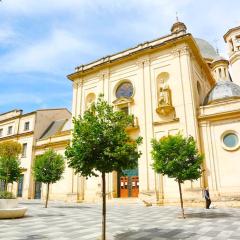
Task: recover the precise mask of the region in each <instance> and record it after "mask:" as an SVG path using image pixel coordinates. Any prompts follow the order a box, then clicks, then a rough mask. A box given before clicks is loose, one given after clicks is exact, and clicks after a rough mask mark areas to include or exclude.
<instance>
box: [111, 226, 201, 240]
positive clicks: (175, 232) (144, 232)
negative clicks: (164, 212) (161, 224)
mask: <svg viewBox="0 0 240 240" xmlns="http://www.w3.org/2000/svg"><path fill="white" fill-rule="evenodd" d="M197 235H198V234H196V233H191V232H184V231H183V230H182V229H172V230H167V229H160V228H151V229H141V230H136V231H129V232H125V233H121V234H117V235H115V236H114V239H116V240H130V239H138V240H152V239H157V240H165V239H175V240H176V239H194V237H196V236H197Z"/></svg>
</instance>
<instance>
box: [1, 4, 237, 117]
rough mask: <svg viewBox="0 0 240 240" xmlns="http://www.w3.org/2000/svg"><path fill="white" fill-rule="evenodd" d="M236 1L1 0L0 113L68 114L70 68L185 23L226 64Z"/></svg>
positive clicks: (163, 33)
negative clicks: (224, 58)
mask: <svg viewBox="0 0 240 240" xmlns="http://www.w3.org/2000/svg"><path fill="white" fill-rule="evenodd" d="M239 9H240V1H239V0H228V1H226V0H218V1H216V0H212V1H209V0H201V1H197V0H2V1H0V113H3V112H7V111H10V110H12V109H23V110H24V112H30V111H34V110H37V109H42V108H58V107H67V108H68V109H69V110H71V101H72V83H71V81H69V80H68V79H67V78H66V75H68V74H70V73H72V72H74V68H75V67H76V66H79V65H81V64H85V63H88V62H90V61H93V60H95V59H98V58H101V57H103V56H106V55H110V54H113V53H116V52H118V51H121V50H124V49H126V48H129V47H133V46H135V45H137V44H139V43H141V42H145V41H149V40H152V39H155V38H158V37H161V36H163V35H166V34H169V33H170V28H171V26H172V24H173V23H174V22H175V21H176V12H178V17H179V20H180V21H182V22H184V23H185V24H186V26H187V28H188V32H190V33H192V34H193V36H195V37H200V38H204V39H206V40H207V41H209V42H210V43H211V44H212V45H213V46H215V47H218V48H219V51H220V53H221V54H222V55H223V56H227V53H226V48H225V44H224V41H223V38H222V36H223V35H224V33H225V32H226V31H227V30H228V29H229V28H232V27H235V26H238V25H240V14H239Z"/></svg>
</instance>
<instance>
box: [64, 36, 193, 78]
mask: <svg viewBox="0 0 240 240" xmlns="http://www.w3.org/2000/svg"><path fill="white" fill-rule="evenodd" d="M189 36H191V34H189V33H188V34H185V35H181V36H177V37H176V36H173V35H167V36H166V37H163V38H159V39H156V40H153V41H150V42H145V43H143V44H139V45H138V46H136V47H133V48H130V49H127V50H125V51H122V52H119V53H116V54H114V55H111V56H107V57H104V58H101V59H99V60H96V61H94V62H91V63H89V64H86V65H81V66H80V67H77V68H76V71H75V72H74V73H72V74H69V75H68V76H67V77H68V79H69V80H71V81H74V79H75V78H78V77H79V76H84V75H86V74H88V73H89V72H92V71H97V70H98V69H100V68H103V67H106V66H109V65H113V64H114V63H116V62H119V61H123V60H125V59H130V58H133V57H134V56H137V55H141V54H144V53H146V52H149V53H151V52H152V51H154V49H156V48H160V47H167V45H169V44H176V43H177V42H179V41H183V40H184V39H185V38H187V37H189Z"/></svg>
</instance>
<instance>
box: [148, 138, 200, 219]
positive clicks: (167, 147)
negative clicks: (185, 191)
mask: <svg viewBox="0 0 240 240" xmlns="http://www.w3.org/2000/svg"><path fill="white" fill-rule="evenodd" d="M152 157H153V161H154V163H153V169H154V170H155V171H156V172H157V173H161V174H163V175H167V176H168V177H170V178H175V181H177V182H178V187H179V194H180V201H181V209H182V216H183V218H185V216H184V208H183V198H182V189H181V184H182V183H183V182H184V181H186V180H191V181H192V180H197V179H198V178H200V177H201V174H202V170H201V164H202V161H203V156H202V155H200V154H199V153H198V149H197V147H196V142H195V140H194V139H193V137H186V138H185V137H183V136H182V135H181V134H180V133H179V134H177V135H174V136H173V135H169V136H167V137H162V138H161V139H160V140H156V139H153V140H152Z"/></svg>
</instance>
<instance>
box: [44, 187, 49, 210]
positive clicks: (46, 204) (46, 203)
mask: <svg viewBox="0 0 240 240" xmlns="http://www.w3.org/2000/svg"><path fill="white" fill-rule="evenodd" d="M49 185H50V183H48V184H47V196H46V202H45V208H47V206H48V197H49Z"/></svg>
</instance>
